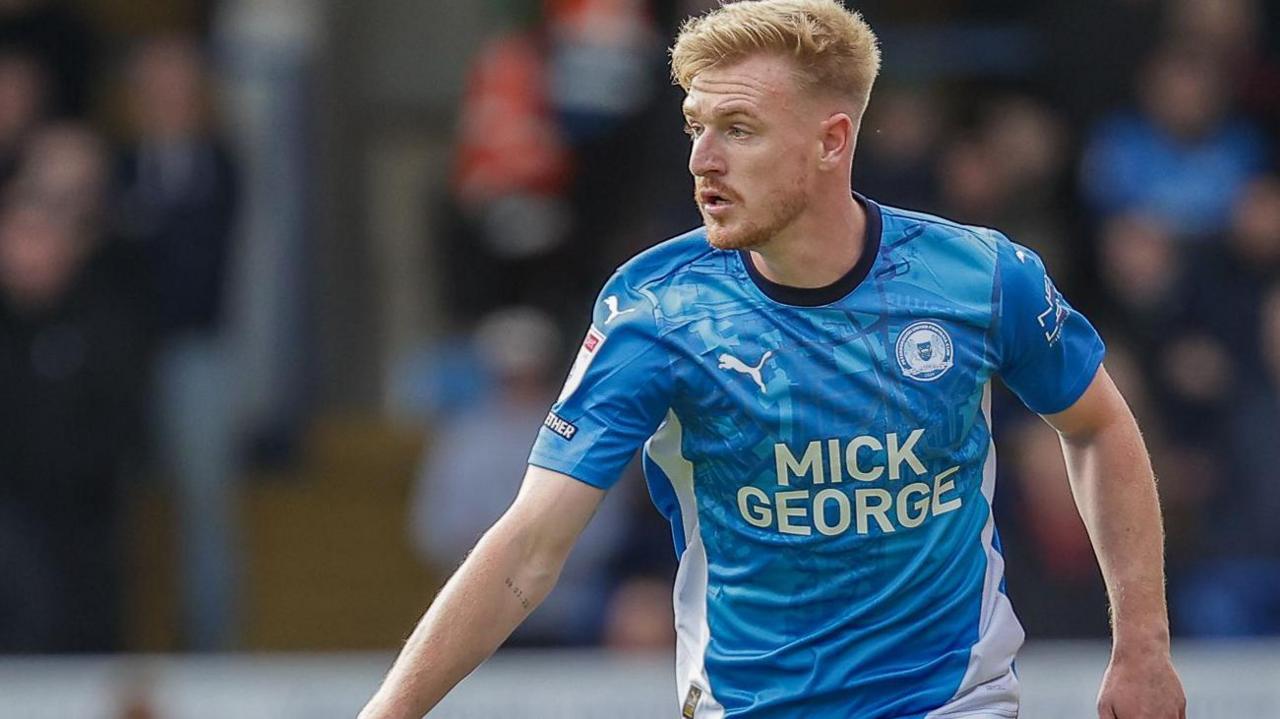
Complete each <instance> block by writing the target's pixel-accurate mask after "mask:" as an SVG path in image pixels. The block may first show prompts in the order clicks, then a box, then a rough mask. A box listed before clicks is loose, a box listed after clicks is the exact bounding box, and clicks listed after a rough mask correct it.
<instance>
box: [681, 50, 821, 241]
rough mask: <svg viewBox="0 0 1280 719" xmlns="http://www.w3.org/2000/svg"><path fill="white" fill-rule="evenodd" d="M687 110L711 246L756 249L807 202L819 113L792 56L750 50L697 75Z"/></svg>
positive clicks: (692, 163)
mask: <svg viewBox="0 0 1280 719" xmlns="http://www.w3.org/2000/svg"><path fill="white" fill-rule="evenodd" d="M684 115H685V124H686V131H687V132H688V133H689V136H690V138H691V140H692V147H691V148H690V151H689V172H691V173H693V177H694V200H695V201H696V202H697V204H698V209H699V210H700V211H701V212H702V219H703V221H704V222H705V223H706V226H707V240H708V241H709V242H710V243H711V245H712V246H713V247H716V248H718V249H722V250H729V249H750V248H753V247H759V246H761V245H763V244H765V243H766V242H768V241H769V240H770V239H772V238H773V237H774V236H776V235H777V234H778V233H779V232H781V231H782V230H785V229H786V228H787V227H788V226H789V225H790V224H791V223H792V222H793V221H794V220H795V219H796V217H798V216H799V215H800V214H801V213H802V212H803V211H804V210H805V208H806V207H808V205H809V197H810V193H811V192H812V188H811V186H810V178H811V172H810V169H811V167H810V166H811V164H812V163H813V162H814V160H815V159H816V157H817V153H818V151H819V148H820V124H821V119H820V118H818V117H817V114H816V113H815V111H814V107H813V105H812V101H811V100H810V99H809V98H807V97H805V96H804V95H803V93H802V92H801V91H800V89H799V88H798V87H797V82H796V80H795V78H794V77H793V75H792V64H791V61H790V60H788V59H786V58H784V57H780V56H774V55H753V56H751V57H748V58H745V59H743V60H741V61H738V62H736V63H733V64H731V65H725V66H723V67H720V66H717V67H712V68H708V69H707V70H704V71H702V72H700V73H698V75H696V76H695V77H694V79H693V82H692V83H691V85H690V87H689V92H688V95H687V96H686V97H685V101H684Z"/></svg>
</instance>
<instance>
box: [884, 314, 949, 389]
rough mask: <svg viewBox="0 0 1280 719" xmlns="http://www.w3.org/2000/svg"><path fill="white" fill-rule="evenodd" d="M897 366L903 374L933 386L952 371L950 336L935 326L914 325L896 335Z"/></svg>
mask: <svg viewBox="0 0 1280 719" xmlns="http://www.w3.org/2000/svg"><path fill="white" fill-rule="evenodd" d="M897 354H898V366H899V367H900V368H902V374H904V375H906V376H907V377H910V378H911V379H914V380H919V381H921V382H932V381H934V380H936V379H938V378H939V377H941V376H942V375H944V374H946V372H947V370H949V369H951V365H952V364H953V361H954V355H953V351H952V347H951V336H950V335H948V334H947V331H946V330H944V329H942V327H941V326H939V325H938V324H937V323H935V322H913V323H911V324H910V325H907V327H906V329H904V330H902V333H901V334H899V335H898V348H897Z"/></svg>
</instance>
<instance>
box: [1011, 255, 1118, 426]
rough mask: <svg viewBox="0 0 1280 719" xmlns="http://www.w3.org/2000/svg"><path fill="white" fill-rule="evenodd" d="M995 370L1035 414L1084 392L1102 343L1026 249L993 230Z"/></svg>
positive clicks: (1072, 401) (1066, 404) (1059, 407)
mask: <svg viewBox="0 0 1280 719" xmlns="http://www.w3.org/2000/svg"><path fill="white" fill-rule="evenodd" d="M997 254H998V259H997V264H998V267H997V272H996V278H997V279H996V281H997V283H998V294H999V300H998V304H997V307H998V311H999V320H998V332H999V338H998V340H997V344H998V346H999V353H1000V360H999V361H1000V370H999V372H1000V376H1001V378H1002V379H1003V380H1004V382H1005V384H1006V385H1008V387H1009V389H1011V390H1013V393H1014V394H1016V395H1018V398H1019V399H1021V400H1022V403H1023V404H1025V405H1026V406H1027V408H1028V409H1030V410H1031V411H1033V412H1036V413H1037V414H1054V413H1055V412H1061V411H1062V410H1065V409H1067V408H1068V407H1070V406H1071V405H1072V404H1075V401H1076V400H1077V399H1079V398H1080V395H1082V394H1084V391H1085V389H1087V388H1088V386H1089V383H1090V382H1091V381H1092V380H1093V377H1094V375H1095V374H1097V371H1098V367H1099V366H1101V364H1102V357H1103V355H1104V354H1105V353H1106V348H1105V346H1104V345H1103V343H1102V338H1101V337H1099V336H1098V332H1097V331H1096V330H1095V329H1094V328H1093V325H1091V324H1089V320H1087V319H1085V317H1084V315H1082V314H1080V313H1079V312H1077V311H1076V310H1075V309H1074V308H1072V307H1071V305H1070V304H1069V303H1068V302H1067V300H1066V298H1064V297H1063V296H1062V293H1061V292H1059V291H1058V288H1057V287H1055V286H1054V284H1053V280H1051V279H1050V278H1049V275H1048V273H1047V271H1046V270H1045V267H1044V262H1043V261H1042V260H1041V259H1040V257H1039V256H1038V255H1037V254H1036V253H1034V252H1032V251H1031V250H1029V249H1027V248H1026V247H1023V246H1021V245H1018V244H1015V243H1013V242H1010V241H1009V240H1008V239H1006V238H1005V237H1003V236H1000V235H997Z"/></svg>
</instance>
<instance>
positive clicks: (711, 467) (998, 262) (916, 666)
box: [530, 197, 1103, 719]
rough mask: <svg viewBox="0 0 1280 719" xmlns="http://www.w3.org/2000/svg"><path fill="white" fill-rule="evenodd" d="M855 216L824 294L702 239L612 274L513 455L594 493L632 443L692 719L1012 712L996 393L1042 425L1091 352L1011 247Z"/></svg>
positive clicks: (1089, 334)
mask: <svg viewBox="0 0 1280 719" xmlns="http://www.w3.org/2000/svg"><path fill="white" fill-rule="evenodd" d="M859 201H860V202H861V203H862V204H863V206H864V207H865V208H866V210H867V220H868V221H867V238H866V251H865V252H864V253H863V255H862V259H861V260H860V261H859V262H858V264H857V266H855V267H854V268H853V269H852V270H851V271H850V272H849V273H848V274H847V275H846V276H845V277H843V278H841V279H840V280H839V281H837V282H836V283H834V284H833V285H831V286H829V287H825V288H819V289H797V288H791V287H785V286H782V285H777V284H774V283H771V282H770V281H769V280H768V279H767V278H765V277H763V276H762V275H761V274H760V273H759V271H758V270H757V269H756V268H755V266H754V265H753V264H752V262H751V259H750V256H749V254H748V253H745V252H735V251H723V250H717V249H714V248H712V247H711V246H710V245H709V244H708V243H707V241H706V234H705V231H704V230H702V229H699V230H695V231H693V232H690V233H688V234H686V235H683V236H681V237H676V238H674V239H672V240H668V241H667V242H664V243H662V244H660V245H657V246H656V247H653V248H652V249H650V250H648V251H645V252H643V253H641V254H640V255H638V256H636V257H635V258H633V259H632V260H630V261H629V262H627V263H626V264H625V265H623V266H622V267H621V268H620V269H619V270H618V271H617V272H616V273H615V274H614V275H613V277H612V278H610V280H609V281H608V283H607V284H606V285H605V287H604V290H603V291H602V292H601V295H600V299H599V301H598V302H597V303H596V307H595V312H594V316H593V322H592V324H591V327H590V329H589V330H588V332H587V337H586V340H585V341H584V343H583V345H582V348H581V349H580V351H579V354H578V358H577V361H576V362H575V363H574V366H573V369H572V370H571V371H570V375H569V378H568V380H567V381H566V383H565V386H564V389H563V391H562V393H561V395H560V397H559V399H558V401H557V402H556V403H555V404H554V406H553V407H552V409H551V412H550V414H549V415H548V416H547V419H546V422H545V423H544V426H543V428H542V430H541V431H540V433H539V436H538V439H537V442H536V443H535V445H534V447H533V451H532V455H531V457H530V463H531V464H534V465H537V466H540V467H545V468H548V469H552V470H555V471H558V472H562V473H564V474H567V475H570V476H572V477H575V478H577V479H579V480H581V481H583V482H586V483H588V484H591V485H593V486H596V487H601V488H608V487H609V486H610V485H612V484H613V482H614V481H615V480H616V478H617V477H618V475H619V473H620V472H621V470H622V468H623V466H624V465H625V464H626V463H627V462H628V460H629V459H630V458H631V456H632V455H633V453H634V452H635V451H636V449H638V448H640V447H642V446H643V449H644V455H643V456H644V469H645V475H646V478H647V482H648V485H649V491H650V494H651V496H652V498H653V501H654V503H655V504H656V506H657V507H658V509H659V510H660V511H661V512H662V513H663V514H664V515H665V516H666V517H667V518H668V519H669V520H670V521H671V525H672V530H673V536H674V540H675V547H676V552H677V554H678V556H679V559H680V567H679V571H678V572H677V575H676V586H675V607H676V624H677V630H678V637H679V640H678V647H677V672H678V675H677V685H678V689H679V702H680V706H681V707H682V711H683V716H684V717H686V718H691V717H696V718H697V719H715V718H719V717H751V718H752V719H772V718H775V717H776V718H786V719H799V718H801V717H804V718H806V719H813V718H815V717H821V718H825V717H841V718H844V717H858V718H859V719H880V718H884V719H890V718H892V719H906V718H921V717H929V718H934V717H961V716H964V717H976V716H983V717H988V716H990V717H1006V716H1007V717H1014V716H1016V714H1017V709H1018V683H1017V678H1016V676H1015V675H1014V672H1013V669H1012V664H1013V658H1014V653H1015V652H1016V651H1017V649H1018V647H1019V646H1020V645H1021V643H1022V640H1023V631H1022V628H1021V626H1020V625H1019V623H1018V620H1017V618H1016V617H1015V616H1014V612H1013V609H1012V608H1011V607H1010V604H1009V600H1008V598H1007V596H1006V595H1005V593H1004V588H1003V584H1004V583H1003V576H1004V561H1003V559H1002V557H1001V554H1000V540H999V536H998V534H997V532H996V529H995V526H994V525H993V522H992V516H991V501H992V493H993V491H994V481H995V450H994V444H993V442H992V437H991V416H990V383H991V380H992V378H993V376H995V375H999V376H1000V377H1001V378H1002V379H1003V381H1004V382H1005V383H1006V384H1007V385H1008V386H1009V387H1010V388H1011V389H1012V390H1013V392H1014V393H1016V394H1017V395H1018V397H1019V398H1020V399H1021V400H1022V401H1023V402H1024V403H1025V404H1026V405H1027V406H1028V407H1029V408H1031V409H1032V410H1033V411H1035V412H1038V413H1041V414H1048V413H1053V412H1058V411H1060V410H1063V409H1066V408H1067V407H1069V406H1070V405H1071V404H1072V403H1073V402H1075V400H1076V399H1077V398H1078V397H1079V396H1080V395H1081V394H1082V393H1083V392H1084V390H1085V388H1086V387H1087V386H1088V385H1089V383H1090V381H1091V380H1092V379H1093V377H1094V375H1095V373H1096V372H1097V370H1098V367H1099V365H1100V363H1101V362H1102V356H1103V344H1102V341H1101V340H1100V339H1099V337H1098V335H1097V333H1096V332H1095V331H1094V329H1093V327H1092V326H1090V324H1089V323H1088V321H1087V320H1086V319H1085V318H1084V317H1083V316H1081V315H1080V314H1079V313H1078V312H1076V311H1074V310H1073V309H1072V308H1071V307H1070V305H1068V304H1067V302H1066V301H1065V300H1064V299H1063V297H1062V295H1061V294H1060V293H1059V292H1058V291H1057V289H1055V287H1054V285H1053V283H1052V282H1051V281H1050V280H1049V277H1048V275H1047V274H1046V272H1045V268H1044V265H1043V264H1042V262H1041V260H1040V258H1039V257H1037V256H1036V254H1035V253H1033V252H1032V251H1030V250H1028V249H1027V248H1025V247H1021V246H1019V245H1016V244H1014V243H1012V242H1010V241H1009V240H1008V239H1007V238H1005V237H1004V236H1002V235H1001V234H999V233H998V232H995V231H993V230H989V229H983V228H976V227H968V226H964V225H959V224H956V223H953V222H949V221H946V220H943V219H939V218H937V217H932V216H930V215H925V214H921V213H917V212H910V211H905V210H899V209H894V208H889V207H881V206H879V205H877V204H876V203H874V202H872V201H870V200H867V199H865V198H861V197H859Z"/></svg>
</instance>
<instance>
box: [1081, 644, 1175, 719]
mask: <svg viewBox="0 0 1280 719" xmlns="http://www.w3.org/2000/svg"><path fill="white" fill-rule="evenodd" d="M1186 717H1187V698H1186V696H1185V695H1184V694H1183V692H1182V682H1180V681H1179V680H1178V673H1177V672H1176V671H1174V669H1173V662H1172V661H1171V660H1170V658H1169V653H1168V652H1167V651H1166V652H1158V651H1155V652H1151V653H1150V654H1145V655H1135V656H1129V657H1123V658H1122V657H1117V656H1112V657H1111V663H1110V664H1109V665H1107V673H1106V674H1104V675H1103V677H1102V689H1101V691H1099V692H1098V719H1186Z"/></svg>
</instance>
